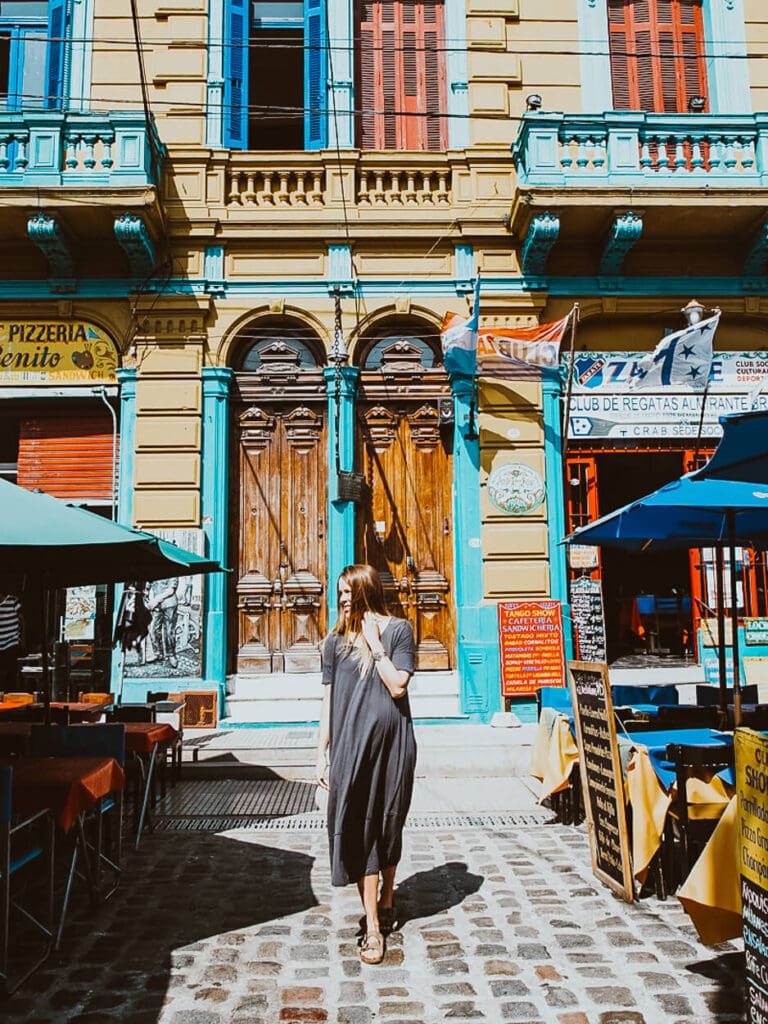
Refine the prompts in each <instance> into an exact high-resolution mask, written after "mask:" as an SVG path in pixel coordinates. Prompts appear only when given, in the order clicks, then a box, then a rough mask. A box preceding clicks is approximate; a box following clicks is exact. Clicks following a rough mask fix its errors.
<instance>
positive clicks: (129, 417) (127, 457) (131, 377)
mask: <svg viewBox="0 0 768 1024" xmlns="http://www.w3.org/2000/svg"><path fill="white" fill-rule="evenodd" d="M117 382H118V384H119V387H120V419H119V422H120V449H119V456H118V476H117V521H118V523H123V524H125V526H133V483H134V464H135V457H136V371H135V370H133V369H131V370H126V369H123V368H122V367H121V368H119V369H118V370H117ZM122 596H123V585H122V583H117V584H115V595H114V609H113V623H112V627H113V630H114V624H115V622H116V621H117V613H118V610H119V608H120V599H121V598H122ZM110 680H111V682H110V690H111V692H112V693H117V690H118V686H119V683H120V653H119V651H118V650H117V649H115V648H113V650H112V658H111V663H110Z"/></svg>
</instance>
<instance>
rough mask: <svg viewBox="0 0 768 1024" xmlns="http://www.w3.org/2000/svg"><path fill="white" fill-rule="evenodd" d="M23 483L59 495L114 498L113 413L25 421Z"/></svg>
mask: <svg viewBox="0 0 768 1024" xmlns="http://www.w3.org/2000/svg"><path fill="white" fill-rule="evenodd" d="M17 483H18V484H19V486H20V487H26V488H27V489H28V490H30V491H31V490H34V489H35V488H39V489H40V490H41V491H45V493H46V494H52V495H53V496H54V497H55V498H71V499H77V500H80V501H110V500H111V497H112V421H111V419H110V418H109V416H79V417H64V416H56V417H53V416H51V417H45V418H39V419H23V420H22V421H21V423H20V424H19V460H18V476H17Z"/></svg>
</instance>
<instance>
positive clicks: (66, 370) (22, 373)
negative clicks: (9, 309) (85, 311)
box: [0, 320, 118, 386]
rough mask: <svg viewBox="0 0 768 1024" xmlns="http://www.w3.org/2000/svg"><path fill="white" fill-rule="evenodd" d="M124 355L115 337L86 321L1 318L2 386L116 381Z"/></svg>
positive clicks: (107, 382)
mask: <svg viewBox="0 0 768 1024" xmlns="http://www.w3.org/2000/svg"><path fill="white" fill-rule="evenodd" d="M117 366H118V354H117V348H116V346H115V343H114V342H113V341H112V339H111V338H110V337H109V335H108V334H107V333H106V332H105V331H103V330H102V329H101V328H100V327H97V326H96V325H95V324H91V323H88V322H87V321H84V320H3V321H0V386H2V385H18V384H82V383H89V384H93V383H105V384H113V383H114V382H115V380H116V373H115V372H116V370H117Z"/></svg>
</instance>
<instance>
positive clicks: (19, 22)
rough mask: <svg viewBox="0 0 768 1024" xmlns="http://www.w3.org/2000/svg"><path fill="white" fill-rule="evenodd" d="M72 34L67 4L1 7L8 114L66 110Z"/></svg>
mask: <svg viewBox="0 0 768 1024" xmlns="http://www.w3.org/2000/svg"><path fill="white" fill-rule="evenodd" d="M66 31H67V25H66V4H65V2H64V0H50V2H49V0H11V2H5V0H4V2H2V3H0V104H2V107H3V108H4V109H5V110H35V109H37V110H40V109H41V108H50V109H56V108H58V107H60V106H61V100H62V85H63V81H62V80H63V67H64V46H65V36H66Z"/></svg>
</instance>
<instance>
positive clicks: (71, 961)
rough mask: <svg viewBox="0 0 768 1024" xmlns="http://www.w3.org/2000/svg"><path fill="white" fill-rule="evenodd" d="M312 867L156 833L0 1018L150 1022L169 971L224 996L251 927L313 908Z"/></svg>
mask: <svg viewBox="0 0 768 1024" xmlns="http://www.w3.org/2000/svg"><path fill="white" fill-rule="evenodd" d="M252 835H253V834H251V836H252ZM142 854H144V855H143V856H142ZM313 863H314V858H312V857H310V856H308V855H306V854H303V853H296V852H293V851H290V850H286V849H281V848H275V847H268V846H263V845H261V844H259V843H257V842H255V841H251V840H250V838H249V837H244V836H243V835H242V833H241V834H240V835H239V836H235V835H234V834H233V835H227V834H221V835H216V834H212V833H200V832H194V833H174V834H166V835H164V836H159V835H156V836H155V837H153V840H152V842H151V843H147V844H146V845H145V847H144V849H143V850H140V851H139V853H138V854H137V855H134V856H133V857H131V858H129V860H128V864H127V866H126V871H125V874H124V877H123V881H122V884H121V886H120V889H119V890H118V892H117V893H116V894H115V895H114V897H113V898H112V899H111V900H110V901H109V902H108V903H107V904H105V906H104V907H102V908H101V910H100V912H99V914H98V917H97V919H96V921H95V922H94V921H92V920H86V921H85V922H83V921H82V920H76V919H75V917H74V915H73V919H72V921H71V922H70V923H69V924H68V927H67V929H66V931H65V938H64V944H63V947H62V951H61V953H60V954H54V955H53V956H52V957H51V959H50V960H49V961H48V963H47V964H46V965H44V966H43V968H41V969H40V970H39V971H38V972H37V973H36V974H35V975H33V976H32V978H31V979H30V981H29V982H28V983H27V985H26V986H24V988H22V989H21V990H19V991H18V992H17V993H16V995H15V996H14V997H13V998H12V999H10V1000H8V1001H7V1002H6V1003H5V1004H4V1005H3V1008H2V1015H1V1016H2V1018H3V1020H4V1021H11V1020H13V1021H19V1022H21V1021H31V1020H34V1021H36V1022H37V1021H40V1022H43V1021H45V1022H48V1021H50V1022H51V1024H53V1022H57V1024H58V1022H61V1021H77V1022H79V1024H96V1022H98V1024H111V1022H116V1021H120V1022H123V1024H125V1022H130V1024H154V1022H156V1021H157V1020H158V1019H159V1017H160V1014H161V1011H162V1007H163V1003H164V999H165V995H166V992H167V989H168V986H169V982H170V976H171V966H172V963H173V973H174V977H175V978H176V979H179V978H183V977H184V976H185V975H187V970H186V969H187V968H188V969H189V972H190V974H191V975H192V976H187V981H188V982H194V983H197V984H198V986H199V988H198V991H201V990H204V989H206V988H210V987H212V986H215V985H217V984H218V985H221V986H222V987H224V988H226V982H227V978H228V977H229V975H230V974H232V972H233V971H239V970H240V969H242V968H240V967H238V959H239V954H238V947H239V946H240V945H242V943H243V941H244V938H243V935H242V933H243V932H244V931H245V930H246V929H251V928H253V926H254V925H267V924H268V923H270V922H274V923H275V924H278V923H279V921H280V919H281V918H283V917H285V916H287V915H289V914H296V913H299V912H301V911H304V910H307V909H309V908H311V907H314V906H317V900H316V899H315V895H314V893H313V891H312V885H311V881H310V873H311V870H312V865H313ZM265 941H269V935H265ZM196 943H205V944H206V945H207V946H209V947H210V948H211V949H210V952H207V953H206V954H205V957H204V962H205V964H206V965H208V966H207V968H206V970H205V971H203V972H201V974H200V976H199V977H198V976H197V972H198V971H199V967H198V968H196V964H195V957H194V952H193V950H192V949H190V947H192V946H194V944H196ZM198 948H199V947H198ZM198 962H199V961H198ZM211 964H214V965H216V966H214V967H213V968H211Z"/></svg>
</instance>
